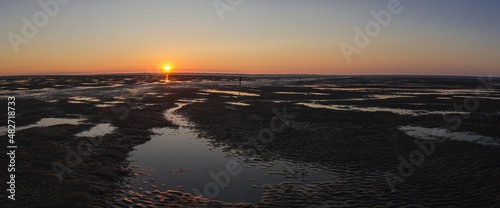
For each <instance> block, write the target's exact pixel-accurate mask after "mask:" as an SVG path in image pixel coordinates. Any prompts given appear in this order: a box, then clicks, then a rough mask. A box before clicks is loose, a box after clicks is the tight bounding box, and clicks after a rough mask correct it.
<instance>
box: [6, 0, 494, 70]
mask: <svg viewBox="0 0 500 208" xmlns="http://www.w3.org/2000/svg"><path fill="white" fill-rule="evenodd" d="M66 1H67V0H66ZM391 1H392V0H363V1H361V0H359V1H357V0H342V1H340V0H300V1H299V0H243V1H242V3H241V4H240V5H236V6H230V4H229V3H228V0H220V1H219V2H220V3H221V4H220V5H224V4H225V5H227V6H226V7H224V8H230V9H232V11H226V12H225V13H223V14H222V16H223V17H224V20H221V19H220V17H219V15H218V13H217V10H216V9H215V7H214V4H213V3H214V2H217V1H212V0H141V1H140V0H106V1H104V0H99V1H98V0H86V1H84V0H79V1H77V0H70V1H69V2H68V3H66V4H64V5H62V4H58V5H59V6H60V8H59V10H58V12H55V13H53V14H47V13H45V12H43V11H44V10H43V9H42V8H41V7H40V6H39V2H55V0H41V1H28V0H26V1H12V0H0V23H1V24H0V29H1V30H0V31H1V36H0V37H1V38H0V75H13V74H45V73H56V74H57V73H64V74H68V73H84V74H88V73H117V72H133V73H146V72H155V70H157V69H159V68H160V67H162V66H163V65H166V64H168V65H172V66H173V68H174V70H173V71H174V72H204V73H210V72H223V73H275V74H278V73H287V74H292V73H307V74H313V73H314V74H439V75H474V76H476V75H488V74H493V75H494V76H500V23H499V22H498V21H499V20H500V12H499V11H500V1H491V0H478V1H472V0H413V1H411V0H401V1H400V7H398V10H402V11H401V12H400V13H398V14H391V21H390V22H389V23H388V24H387V26H386V27H383V26H380V27H379V28H380V32H378V31H376V29H377V28H376V27H371V29H372V31H371V34H372V35H373V37H370V42H369V44H365V45H364V46H363V47H357V46H356V44H355V40H354V39H355V37H356V32H355V30H354V28H355V27H359V28H360V29H361V30H362V31H365V25H366V24H367V23H369V22H370V21H374V20H376V18H374V17H373V16H372V15H371V13H370V12H371V11H372V10H373V11H375V12H380V11H381V10H386V11H387V9H388V3H389V2H391ZM61 2H62V3H64V1H62V0H61ZM50 8H51V9H52V10H53V9H54V7H50ZM43 15H46V17H49V18H47V19H48V21H46V22H45V23H44V16H43ZM51 15H52V16H51ZM34 16H35V17H38V19H37V21H38V25H41V26H40V27H38V26H36V25H35V28H37V30H38V31H37V33H34V32H33V31H31V30H29V29H26V27H27V28H29V26H26V25H27V24H25V22H23V17H26V18H27V19H28V21H29V22H30V23H28V25H29V24H31V23H33V22H34V21H33V17H34ZM23 27H24V29H25V31H24V33H23ZM369 29H370V28H369ZM363 33H365V32H363ZM13 34H14V35H13ZM26 34H27V35H28V36H33V37H28V36H26ZM33 34H34V35H33ZM13 37H16V38H14V39H13ZM358 38H359V37H358ZM11 39H12V40H15V41H11ZM23 41H24V42H23ZM342 42H344V43H345V44H347V45H350V46H352V47H357V49H358V50H359V51H358V52H360V53H353V54H351V55H350V59H351V62H350V63H349V62H348V61H347V59H346V57H345V55H344V53H343V51H342V49H341V47H340V45H341V43H342ZM12 43H14V45H17V46H16V47H17V48H18V52H17V53H16V51H15V49H14V47H13V46H12ZM358 46H359V45H358Z"/></svg>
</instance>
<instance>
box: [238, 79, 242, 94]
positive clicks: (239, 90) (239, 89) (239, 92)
mask: <svg viewBox="0 0 500 208" xmlns="http://www.w3.org/2000/svg"><path fill="white" fill-rule="evenodd" d="M240 95H241V76H240V87H239V88H238V96H240Z"/></svg>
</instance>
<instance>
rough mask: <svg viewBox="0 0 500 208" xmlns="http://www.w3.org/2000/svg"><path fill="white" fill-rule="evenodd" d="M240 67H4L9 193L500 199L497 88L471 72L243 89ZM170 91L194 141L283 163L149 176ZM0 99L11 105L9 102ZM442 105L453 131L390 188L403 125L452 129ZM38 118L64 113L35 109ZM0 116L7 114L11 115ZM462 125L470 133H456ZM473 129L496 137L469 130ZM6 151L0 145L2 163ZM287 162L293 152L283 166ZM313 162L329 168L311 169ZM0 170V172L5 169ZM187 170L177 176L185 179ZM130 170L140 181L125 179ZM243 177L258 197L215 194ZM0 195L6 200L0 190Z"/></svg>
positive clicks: (280, 82) (24, 197)
mask: <svg viewBox="0 0 500 208" xmlns="http://www.w3.org/2000/svg"><path fill="white" fill-rule="evenodd" d="M238 80H239V77H236V76H195V75H189V76H188V75H184V76H180V75H177V76H175V75H173V76H171V82H169V83H164V82H162V77H154V76H142V75H134V76H132V75H123V76H41V77H3V78H2V83H3V84H2V85H1V86H0V87H1V90H2V93H1V94H0V96H1V98H2V99H3V100H6V99H4V98H6V97H7V96H9V95H15V96H16V100H17V102H16V105H17V109H16V115H17V116H16V124H17V130H18V132H17V133H16V137H17V141H18V144H17V145H18V146H19V149H18V150H17V151H18V154H17V155H16V157H17V158H16V161H17V163H16V165H17V166H18V168H17V172H16V179H17V180H16V202H15V203H16V204H15V205H16V206H17V207H57V206H60V207H64V206H66V207H68V206H72V207H124V206H134V205H136V206H139V204H140V206H151V207H178V206H180V207H182V206H195V207H256V206H258V207H308V206H310V207H377V206H378V207H400V206H409V205H414V206H417V207H418V206H419V207H435V206H437V207H440V206H442V207H486V206H500V199H499V198H498V193H500V180H499V178H500V177H499V176H500V167H499V164H500V148H499V146H498V145H497V144H499V143H500V140H499V135H500V132H499V131H500V130H498V129H499V128H498V126H499V125H500V113H499V112H500V110H499V108H498V104H499V103H500V101H499V100H498V98H500V93H499V91H498V90H497V89H491V90H475V89H476V87H477V86H478V85H481V82H480V81H479V80H478V79H477V78H449V77H416V78H412V77H378V76H374V77H364V78H360V77H320V79H317V78H316V77H309V78H305V77H302V78H301V79H300V80H301V81H299V80H298V79H297V78H294V77H286V78H277V77H256V76H253V77H245V78H244V82H243V83H242V88H241V89H239V88H238V86H239V82H238ZM498 81H500V80H493V83H499V82H498ZM492 86H493V87H494V88H497V87H499V86H498V85H492ZM476 97H477V98H478V107H477V109H475V110H474V111H472V112H471V111H467V110H466V109H464V108H462V111H460V110H457V109H455V108H454V107H453V105H454V104H463V101H464V100H465V99H467V98H469V99H472V98H476ZM193 101H196V102H193ZM179 103H184V104H186V105H183V106H182V107H181V108H179V109H178V110H177V111H175V112H176V114H178V115H182V116H183V117H184V118H185V119H186V121H188V122H189V123H190V125H191V129H190V130H189V133H190V134H193V135H196V136H193V138H192V140H193V141H196V142H198V141H199V140H203V142H204V143H206V147H207V148H210V149H212V151H219V152H220V154H224V156H225V157H226V158H233V159H235V160H236V161H238V162H239V164H242V165H247V166H248V167H245V169H244V170H247V169H248V170H253V169H252V168H253V166H252V164H256V165H255V167H258V168H260V169H262V170H263V171H264V172H265V173H267V174H268V175H269V177H274V176H279V177H276V178H274V179H272V181H273V182H272V183H267V182H266V183H264V182H262V183H260V182H261V181H264V180H265V179H263V178H259V177H255V178H256V179H255V180H254V181H247V178H245V177H244V175H243V174H241V175H240V174H238V175H237V176H235V180H239V179H240V177H241V180H245V182H241V183H238V182H236V181H235V182H233V184H230V185H229V186H228V188H227V190H226V189H221V190H220V192H221V194H220V196H218V197H212V198H210V197H207V196H204V197H197V194H196V193H195V192H193V190H192V188H193V187H181V188H176V187H174V188H172V187H169V185H168V184H167V185H165V187H163V186H161V185H160V184H158V185H155V182H157V181H151V175H154V174H151V173H150V172H148V171H150V169H141V167H140V166H137V164H135V162H137V161H134V159H133V154H136V153H134V151H140V147H141V145H147V144H148V142H150V140H152V139H158V138H169V137H168V136H164V137H161V136H158V132H157V131H155V129H156V130H158V129H164V128H168V129H172V131H177V130H178V129H179V124H178V123H176V122H175V121H172V119H168V118H166V117H165V112H166V111H168V109H173V108H175V107H176V106H178V104H179ZM0 106H1V107H4V108H6V102H2V103H0ZM273 109H274V111H273ZM284 109H286V112H287V113H286V114H289V116H288V117H286V118H287V119H286V120H288V121H289V122H287V123H286V125H283V123H281V122H282V121H283V118H280V117H279V116H277V113H276V112H275V111H278V112H279V113H278V114H283V112H284ZM464 111H465V112H464ZM443 115H449V116H461V117H460V118H462V119H460V120H461V124H460V125H459V127H458V128H457V129H453V130H452V131H451V132H450V133H449V134H443V136H447V135H448V136H449V137H450V139H449V140H447V141H446V142H443V143H439V144H436V146H435V151H433V153H432V154H430V155H428V156H427V155H426V156H425V158H424V160H425V161H424V162H423V164H421V165H419V166H418V167H416V168H415V169H414V171H413V172H412V173H411V174H409V176H404V177H403V180H404V181H403V182H400V183H397V184H396V185H395V187H394V188H395V189H396V191H392V190H391V188H390V186H389V185H388V183H387V178H386V177H385V176H384V174H386V173H388V172H389V173H392V174H398V166H400V163H401V162H400V160H399V159H398V157H399V156H402V157H403V158H405V159H406V160H410V158H409V155H410V154H411V153H412V152H413V151H415V150H419V147H418V146H417V145H416V144H415V140H416V139H424V140H425V139H426V138H424V137H418V136H415V134H411V133H408V132H407V131H406V132H405V131H404V130H405V129H407V130H408V129H409V130H412V131H415V128H417V129H418V128H424V129H433V128H440V129H450V128H451V126H453V125H455V124H456V123H455V122H447V121H446V120H445V119H444V118H443ZM47 118H59V119H60V120H57V119H52V120H43V119H47ZM273 118H275V119H274V122H272V121H273ZM454 118H456V117H454ZM65 119H66V120H65ZM42 121H43V122H42ZM1 122H2V123H6V118H4V117H2V120H1ZM271 123H274V124H275V125H274V127H273V126H272V124H271ZM30 125H31V126H30ZM96 128H98V129H101V130H100V131H97V130H96ZM271 128H272V129H274V130H271V131H272V132H273V133H272V137H270V136H269V134H268V135H267V136H266V137H265V138H267V140H266V141H263V140H252V139H251V138H258V136H259V131H260V130H262V129H271ZM277 129H280V130H277ZM2 131H4V130H3V129H1V128H0V133H2V135H5V132H2ZM271 131H268V133H269V132H271ZM424 132H425V131H424ZM461 132H466V133H468V134H474V135H475V136H476V137H467V136H465V137H459V136H456V135H459V133H461ZM450 135H452V136H450ZM478 135H479V137H478ZM482 137H484V138H487V139H489V140H488V141H490V140H491V141H490V142H488V143H485V142H482V143H481V141H483V140H481V141H479V142H478V139H477V138H482ZM457 138H459V139H457ZM474 138H476V139H474ZM434 139H435V138H434ZM419 141H420V140H419ZM88 142H90V143H88ZM151 142H153V141H151ZM84 144H85V145H84ZM153 146H154V145H153ZM134 148H136V149H137V150H134ZM187 148H189V146H188V147H187ZM200 152H201V150H200ZM178 154H179V155H183V154H187V153H185V152H181V153H178ZM207 154H209V153H207ZM146 158H148V157H146ZM220 160H222V159H220ZM7 162H8V161H7V158H6V157H2V160H1V163H2V166H3V167H5V166H6V164H7ZM54 162H56V163H57V164H60V165H55V167H56V171H54V164H55V163H54ZM285 163H286V164H290V166H287V167H286V168H284V167H285V166H283V164H285ZM213 167H217V166H213ZM258 168H256V169H258ZM61 170H62V171H61ZM177 171H179V170H177ZM214 171H216V170H215V169H214ZM61 172H62V173H64V174H62V175H61V177H58V176H57V173H59V174H60V173H61ZM194 172H195V171H194V170H193V171H192V172H191V173H190V172H189V171H186V172H182V171H180V172H179V173H178V174H185V175H187V176H189V174H194ZM199 172H202V171H201V170H199V171H198V173H199ZM202 173H203V172H202ZM314 173H317V174H320V173H321V174H328V176H331V177H329V178H328V179H324V178H314V177H311V175H314ZM6 174H7V171H2V172H0V175H1V176H2V178H6V177H7V175H6ZM148 174H149V175H148ZM249 174H250V175H252V174H257V172H251V171H250V173H249ZM204 175H206V176H208V175H209V171H208V170H207V172H206V173H204ZM154 176H155V177H158V176H159V174H157V175H154ZM187 176H186V179H183V180H190V178H189V177H187ZM140 177H142V178H140ZM266 177H268V176H266ZM137 178H140V180H141V181H138V182H139V183H142V184H143V185H141V186H139V185H137V183H136V184H135V185H134V180H137ZM158 178H159V177H158ZM249 178H251V177H249ZM60 179H62V180H60ZM146 179H147V180H149V181H146V182H147V183H145V185H144V183H143V181H142V180H146ZM191 179H192V178H191ZM155 180H156V178H155ZM164 180H173V179H171V178H170V179H164ZM209 182H212V181H210V180H208V181H206V180H205V179H203V180H199V181H197V182H196V184H195V185H194V186H195V187H197V188H198V189H200V190H201V189H202V188H203V186H204V185H205V184H206V183H209ZM179 183H180V182H179ZM3 184H4V190H5V189H7V188H6V184H5V183H3ZM186 184H189V183H186ZM153 185H155V186H156V187H152V186H153ZM249 185H250V186H252V187H253V188H248V187H247V186H249ZM146 186H148V187H149V188H150V189H149V190H146ZM139 187H142V188H143V189H142V190H139V189H138V188H139ZM231 187H232V188H231ZM238 187H240V188H238ZM238 190H240V191H241V192H242V193H239V192H238ZM248 190H258V192H256V193H257V194H254V195H257V196H258V195H259V193H260V195H262V197H261V198H260V200H255V199H248V200H245V201H238V200H231V195H230V194H229V195H228V194H226V195H224V193H225V192H224V191H226V192H231V193H234V197H232V198H235V199H236V198H237V197H236V196H238V195H245V194H247V195H249V194H248ZM202 192H203V191H202ZM221 197H222V198H221ZM224 197H225V198H224ZM254 198H255V197H254ZM0 202H1V203H2V205H3V204H6V206H7V207H10V206H11V205H13V203H12V202H10V200H9V201H8V200H7V199H6V197H3V194H2V198H1V199H0Z"/></svg>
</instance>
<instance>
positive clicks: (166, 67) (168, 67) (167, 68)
mask: <svg viewBox="0 0 500 208" xmlns="http://www.w3.org/2000/svg"><path fill="white" fill-rule="evenodd" d="M163 69H164V70H165V71H170V69H171V67H170V66H165V67H163Z"/></svg>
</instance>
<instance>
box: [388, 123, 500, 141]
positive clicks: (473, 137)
mask: <svg viewBox="0 0 500 208" xmlns="http://www.w3.org/2000/svg"><path fill="white" fill-rule="evenodd" d="M398 129H399V130H400V131H402V132H404V133H405V134H407V135H408V136H412V137H416V138H419V139H430V140H435V139H436V138H439V137H444V138H446V139H449V140H454V141H465V142H472V143H476V144H482V145H500V139H498V138H493V137H487V136H482V135H478V134H474V133H472V132H449V131H448V130H446V129H440V128H425V127H417V126H400V127H398Z"/></svg>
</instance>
